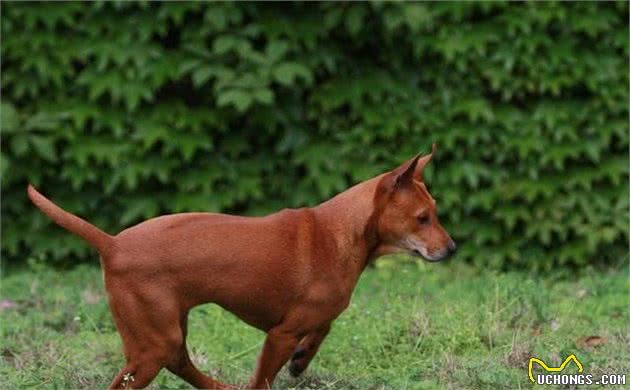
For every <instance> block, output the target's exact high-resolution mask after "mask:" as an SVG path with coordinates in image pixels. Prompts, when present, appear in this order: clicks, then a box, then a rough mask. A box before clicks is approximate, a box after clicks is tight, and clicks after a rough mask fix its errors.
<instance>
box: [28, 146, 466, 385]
mask: <svg viewBox="0 0 630 390" xmlns="http://www.w3.org/2000/svg"><path fill="white" fill-rule="evenodd" d="M430 159H431V154H430V155H427V156H424V157H422V158H419V157H416V158H414V159H412V160H410V161H408V162H407V163H405V164H403V165H402V166H400V167H398V168H397V169H395V170H393V171H391V172H388V173H385V174H382V175H380V176H378V177H375V178H373V179H370V180H367V181H365V182H363V183H360V184H358V185H356V186H354V187H352V188H350V189H349V190H347V191H345V192H342V193H341V194H339V195H337V196H336V197H334V198H332V199H330V200H328V201H327V202H324V203H322V204H321V205H319V206H316V207H313V208H302V209H297V210H283V211H280V212H278V213H275V214H271V215H269V216H266V217H239V216H232V215H224V214H212V213H184V214H174V215H166V216H161V217H157V218H153V219H150V220H148V221H145V222H143V223H141V224H139V225H136V226H133V227H131V228H128V229H126V230H124V231H122V232H120V233H119V234H118V235H116V236H110V235H108V234H106V233H104V232H103V231H101V230H99V229H98V228H96V227H95V226H93V225H91V224H90V223H88V222H86V221H84V220H83V219H81V218H79V217H77V216H75V215H72V214H70V213H68V212H66V211H64V210H62V209H61V208H59V207H58V206H56V205H55V204H53V203H52V202H51V201H50V200H48V199H46V198H45V197H44V196H43V195H41V194H40V193H39V192H37V190H35V189H34V188H33V187H32V186H30V185H29V187H28V195H29V197H30V199H31V200H32V201H33V203H34V204H35V205H36V206H37V207H39V208H40V209H41V210H42V211H43V212H44V213H45V214H47V215H48V216H50V217H51V218H52V219H53V220H54V221H55V222H56V223H58V224H59V225H60V226H62V227H64V228H65V229H67V230H69V231H71V232H73V233H75V234H77V235H78V236H80V237H82V238H83V239H85V240H86V241H88V242H89V243H90V244H91V245H92V246H93V247H94V248H96V249H97V250H98V252H99V254H100V255H101V264H102V268H103V273H104V280H105V288H106V290H107V295H108V299H109V304H110V308H111V311H112V315H113V317H114V320H115V322H116V326H117V328H118V331H119V332H120V335H121V337H122V340H123V345H124V354H125V358H126V365H125V366H124V367H123V368H122V369H121V370H120V372H119V373H118V374H117V375H116V377H115V378H114V380H113V381H112V383H111V384H110V388H123V387H129V388H139V387H145V386H147V385H148V384H149V383H150V382H151V381H152V380H153V378H154V377H155V376H156V375H157V373H158V372H159V371H160V370H161V369H162V368H167V369H169V370H170V371H172V372H173V373H175V374H177V375H179V376H180V377H181V378H183V379H184V380H186V381H187V382H189V383H190V384H192V385H193V386H196V387H199V388H224V387H228V386H227V385H224V384H223V383H220V382H218V381H216V380H214V379H212V378H210V377H208V376H206V375H205V374H203V373H201V372H200V371H199V370H197V368H195V367H194V365H193V364H192V362H191V360H190V358H189V355H188V352H187V348H186V322H187V316H188V312H189V310H190V309H191V308H193V307H195V306H197V305H200V304H204V303H208V302H212V303H216V304H217V305H220V306H221V307H223V308H224V309H226V310H229V311H231V312H232V313H234V314H235V315H237V316H238V317H239V318H241V319H242V320H243V321H245V322H247V323H248V324H250V325H252V326H254V327H256V328H259V329H261V330H263V331H265V332H267V338H266V340H265V343H264V346H263V349H262V352H261V354H260V356H259V358H258V362H257V365H256V369H255V371H254V374H253V375H252V377H251V379H250V381H249V383H248V388H267V387H271V385H272V383H273V381H274V378H275V376H276V374H277V372H278V371H279V370H280V368H282V366H283V365H284V364H285V363H286V362H287V360H289V358H291V357H292V356H293V357H292V359H291V365H290V368H289V370H290V372H291V373H292V374H293V375H299V374H300V373H301V372H302V371H304V369H306V367H307V366H308V364H309V362H310V361H311V359H312V358H313V356H314V355H315V353H316V352H317V349H318V348H319V345H320V343H321V342H322V340H323V339H324V338H325V337H326V334H327V333H328V331H329V329H330V324H331V322H332V321H333V320H334V319H335V318H337V316H339V314H340V313H341V312H342V311H343V310H344V309H345V308H346V307H347V306H348V303H349V302H350V297H351V295H352V291H353V289H354V287H355V285H356V283H357V280H358V278H359V276H360V274H361V272H362V271H363V269H364V268H365V266H366V265H367V263H368V262H369V261H371V260H372V259H374V258H376V257H378V256H380V255H383V254H386V253H392V252H398V251H406V252H411V253H412V254H416V255H419V254H422V255H423V256H424V257H426V258H428V259H431V260H439V259H441V258H443V257H446V256H447V255H448V254H450V253H451V252H453V251H454V250H455V244H454V243H453V241H452V240H451V239H450V237H449V235H448V234H447V233H446V231H444V229H443V228H442V227H441V226H440V224H439V222H438V220H437V215H436V210H435V202H434V201H433V199H432V198H431V196H430V195H429V193H428V192H427V190H426V187H425V186H424V184H423V183H422V182H421V172H422V169H423V168H424V166H425V165H426V164H427V163H428V162H429V161H430Z"/></svg>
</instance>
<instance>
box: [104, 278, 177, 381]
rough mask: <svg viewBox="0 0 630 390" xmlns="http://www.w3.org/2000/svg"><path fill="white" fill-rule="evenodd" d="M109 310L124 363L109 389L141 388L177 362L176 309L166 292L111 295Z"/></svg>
mask: <svg viewBox="0 0 630 390" xmlns="http://www.w3.org/2000/svg"><path fill="white" fill-rule="evenodd" d="M109 291H112V290H109ZM118 291H119V290H118ZM110 307H111V310H112V314H113V316H114V319H115V322H116V326H117V328H118V332H119V333H120V336H121V338H122V341H123V346H124V351H125V358H126V360H127V363H126V365H125V367H124V368H123V369H122V370H120V372H119V373H118V375H116V377H115V378H114V380H113V381H112V383H111V384H110V386H109V388H110V389H135V388H144V387H146V386H148V385H149V383H151V381H152V380H153V379H154V378H155V377H156V376H157V374H158V373H159V372H160V370H161V369H162V368H164V367H167V366H168V365H170V364H172V363H173V362H174V361H176V360H177V359H178V355H179V352H180V349H181V346H182V345H183V343H184V334H183V333H182V328H181V326H180V320H181V313H180V310H179V308H178V305H177V303H176V301H175V300H174V298H173V296H172V295H170V294H169V291H168V290H166V289H163V290H160V291H157V292H156V291H151V292H147V291H126V294H124V295H123V294H117V295H111V296H110ZM147 307H151V310H147V309H146V308H147Z"/></svg>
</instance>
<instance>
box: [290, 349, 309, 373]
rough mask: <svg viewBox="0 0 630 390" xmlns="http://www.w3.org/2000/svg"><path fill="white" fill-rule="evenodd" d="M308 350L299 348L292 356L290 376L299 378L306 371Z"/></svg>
mask: <svg viewBox="0 0 630 390" xmlns="http://www.w3.org/2000/svg"><path fill="white" fill-rule="evenodd" d="M305 357H306V350H305V349H304V348H302V347H298V348H297V349H296V350H295V352H294V353H293V356H291V363H290V364H289V374H291V376H292V377H294V378H297V377H298V376H300V374H301V373H302V372H304V370H305V369H306V362H305Z"/></svg>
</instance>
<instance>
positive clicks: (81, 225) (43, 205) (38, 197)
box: [27, 184, 114, 257]
mask: <svg viewBox="0 0 630 390" xmlns="http://www.w3.org/2000/svg"><path fill="white" fill-rule="evenodd" d="M27 193H28V197H29V198H30V199H31V201H32V202H33V203H34V204H35V206H37V207H38V208H39V209H40V210H42V211H43V212H44V214H46V215H48V216H49V217H50V218H51V219H52V220H53V221H55V223H57V225H59V226H61V227H62V228H64V229H67V230H69V231H71V232H72V233H74V234H76V235H77V236H79V237H81V238H82V239H84V240H85V241H87V242H88V243H90V245H92V246H93V247H94V248H96V250H97V251H98V253H99V254H100V255H101V256H102V257H104V256H105V255H107V254H109V253H110V251H112V249H113V244H114V237H112V236H110V235H109V234H107V233H105V232H104V231H102V230H101V229H99V228H97V227H96V226H94V225H92V224H91V223H89V222H87V221H85V220H83V219H81V218H79V217H77V216H76V215H74V214H71V213H69V212H67V211H65V210H63V209H62V208H61V207H59V206H57V205H56V204H54V203H53V202H51V201H50V200H49V199H47V198H46V197H45V196H44V195H42V194H40V193H39V192H37V190H36V189H35V188H34V187H33V186H32V185H30V184H29V185H28V189H27Z"/></svg>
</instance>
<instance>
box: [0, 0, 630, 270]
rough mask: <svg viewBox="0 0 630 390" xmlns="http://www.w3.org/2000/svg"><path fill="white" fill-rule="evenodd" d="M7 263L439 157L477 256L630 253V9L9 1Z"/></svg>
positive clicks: (542, 262)
mask: <svg viewBox="0 0 630 390" xmlns="http://www.w3.org/2000/svg"><path fill="white" fill-rule="evenodd" d="M1 7H2V30H1V31H2V49H1V55H2V105H1V108H2V111H1V117H2V122H1V125H2V156H1V158H2V159H1V168H2V256H3V258H4V259H5V260H9V261H10V262H13V263H15V262H20V261H24V260H25V259H27V258H29V257H32V256H42V255H45V256H46V258H47V259H49V260H50V261H53V260H57V261H62V260H66V261H69V262H72V261H76V260H77V258H81V259H92V258H94V257H95V255H94V253H93V252H91V251H90V250H89V249H88V247H87V246H86V245H85V244H83V243H82V242H81V241H79V240H78V239H76V238H74V237H72V236H71V235H70V234H68V233H66V232H65V231H63V230H62V229H60V228H57V227H56V226H55V225H52V224H51V223H50V221H49V220H48V219H47V218H46V217H44V216H43V215H41V214H40V213H39V211H38V210H36V209H35V208H34V207H33V206H32V205H30V204H29V203H28V201H27V199H26V196H25V187H26V183H27V182H28V181H31V182H33V183H34V184H35V185H37V186H38V187H39V188H40V190H42V191H43V192H44V193H45V194H47V195H48V196H50V197H51V198H52V199H54V200H55V201H57V202H59V203H60V204H61V205H62V206H63V207H65V208H67V209H69V210H71V211H73V212H75V213H78V214H79V215H82V216H85V217H87V218H88V219H89V220H90V221H92V222H94V223H95V224H96V225H98V226H100V227H102V228H104V229H105V230H106V231H108V232H110V233H116V232H118V231H120V230H121V229H122V228H124V227H127V226H130V225H132V224H134V223H136V222H139V221H141V220H143V219H146V218H150V217H153V216H155V215H158V214H162V213H169V212H182V211H200V210H214V211H217V210H220V211H225V212H233V213H242V214H261V213H267V212H271V211H274V210H277V209H279V208H282V207H298V206H305V205H314V204H317V203H318V202H320V201H322V200H324V199H326V198H328V197H330V196H331V195H333V194H335V193H336V192H338V191H341V190H343V189H344V188H346V187H347V186H349V185H350V184H351V183H355V182H357V181H360V180H363V179H366V178H369V177H371V176H373V175H376V174H378V173H380V172H381V171H384V170H386V169H389V168H392V167H394V166H396V165H398V164H399V163H401V162H403V161H405V160H406V159H408V158H410V157H411V156H413V155H414V154H415V153H418V152H422V151H424V152H426V151H428V150H429V148H430V145H431V143H432V142H437V144H438V154H437V156H436V159H435V164H434V166H433V167H432V168H431V170H430V172H429V173H428V174H427V177H426V179H427V182H428V184H429V187H430V189H431V191H432V192H433V194H434V196H435V198H436V199H437V201H438V205H439V210H440V213H441V218H442V220H443V221H444V224H445V225H446V227H447V228H448V229H449V230H450V231H451V232H452V235H453V236H454V237H455V238H456V239H457V241H458V242H459V243H460V247H461V251H460V252H459V259H466V260H468V261H472V262H475V263H477V264H479V265H481V266H484V267H486V266H487V267H494V268H505V267H521V268H522V267H528V268H534V269H541V270H544V269H550V268H551V267H554V266H558V265H566V266H568V267H575V266H582V265H585V264H587V263H599V264H602V263H607V262H615V261H618V259H619V258H620V257H621V256H623V255H625V253H626V250H627V247H628V234H629V229H628V224H629V221H628V210H629V205H628V204H629V202H628V196H629V194H628V82H629V80H628V73H629V69H628V3H627V2H617V3H609V2H607V3H595V2H577V3H565V2H545V3H538V2H528V3H495V2H470V3H469V2H466V3H454V2H440V3H398V2H396V3H244V2H243V3H214V2H213V3H199V2H186V3H176V2H164V3H149V2H145V3H127V2H115V3H113V2H99V3H79V2H71V3H7V2H3V3H2V5H1Z"/></svg>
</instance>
